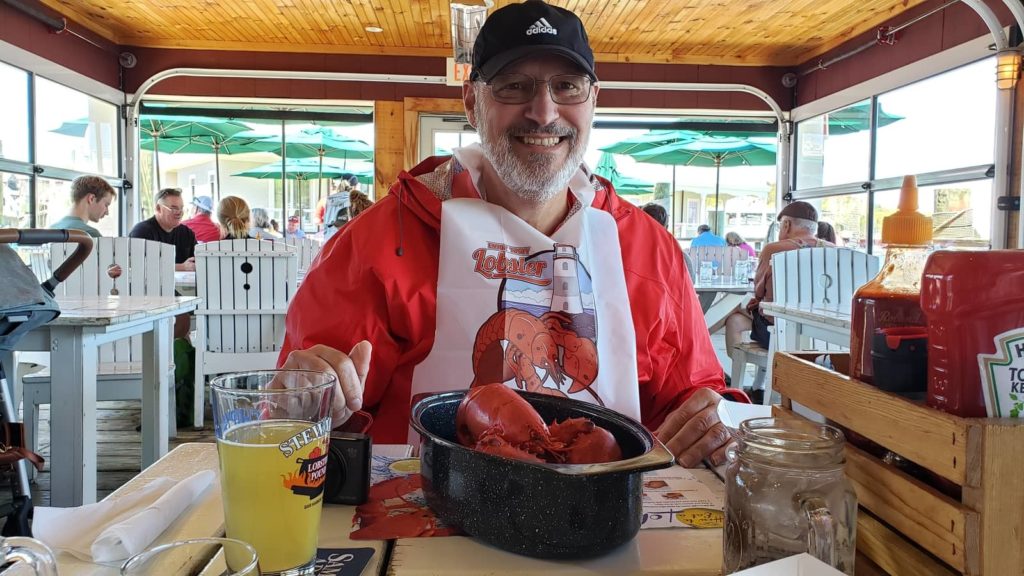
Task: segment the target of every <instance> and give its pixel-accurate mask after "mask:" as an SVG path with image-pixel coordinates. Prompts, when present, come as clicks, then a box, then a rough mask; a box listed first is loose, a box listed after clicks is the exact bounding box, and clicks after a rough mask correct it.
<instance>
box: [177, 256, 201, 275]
mask: <svg viewBox="0 0 1024 576" xmlns="http://www.w3.org/2000/svg"><path fill="white" fill-rule="evenodd" d="M174 269H175V270H176V271H178V272H195V271H196V257H195V256H193V257H191V258H189V259H188V260H185V261H184V262H182V263H181V264H175V265H174Z"/></svg>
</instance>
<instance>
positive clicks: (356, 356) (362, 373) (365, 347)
mask: <svg viewBox="0 0 1024 576" xmlns="http://www.w3.org/2000/svg"><path fill="white" fill-rule="evenodd" d="M372 352H373V347H372V346H371V345H370V343H369V342H368V341H366V340H363V341H362V342H360V343H358V344H356V345H355V346H353V347H352V351H351V352H349V353H348V357H349V358H351V359H352V363H353V364H354V365H355V368H356V374H358V375H359V383H360V384H362V385H363V387H364V388H365V387H366V375H367V374H369V372H370V355H371V353H372Z"/></svg>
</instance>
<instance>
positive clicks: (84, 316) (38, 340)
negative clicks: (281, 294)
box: [0, 296, 199, 506]
mask: <svg viewBox="0 0 1024 576" xmlns="http://www.w3.org/2000/svg"><path fill="white" fill-rule="evenodd" d="M57 303H58V305H59V306H60V309H61V315H60V316H59V317H58V318H57V319H55V320H54V321H53V322H50V323H49V324H47V325H45V326H40V327H39V328H36V329H35V330H33V331H31V332H30V333H28V334H26V335H25V337H24V338H22V339H21V340H20V341H19V342H18V344H17V345H16V349H17V350H32V351H49V352H50V358H51V366H52V369H51V371H50V388H51V391H52V392H51V396H52V402H51V406H50V439H51V442H50V503H51V505H52V506H79V505H81V504H88V503H91V502H95V501H96V372H97V356H98V350H99V347H100V346H101V345H102V344H106V343H108V342H113V341H115V340H120V339H122V338H127V337H129V336H135V335H136V334H142V349H143V359H142V468H143V469H145V468H146V467H147V466H149V465H150V464H152V463H153V462H156V460H157V459H159V458H160V457H161V456H163V455H164V454H166V453H167V429H168V428H167V425H168V401H169V395H168V386H169V381H168V377H169V370H170V363H171V338H172V334H171V323H172V322H173V319H174V317H175V316H177V315H178V314H182V313H185V312H190V311H192V310H195V308H196V306H197V305H198V303H199V299H198V298H192V297H174V296H163V297H131V296H96V297H67V298H58V299H57ZM0 361H2V362H3V363H4V365H5V366H13V365H14V364H13V354H12V353H11V352H7V353H4V356H0Z"/></svg>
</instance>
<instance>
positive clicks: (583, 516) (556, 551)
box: [411, 390, 673, 559]
mask: <svg viewBox="0 0 1024 576" xmlns="http://www.w3.org/2000/svg"><path fill="white" fill-rule="evenodd" d="M519 394H520V395H521V396H523V398H525V399H526V400H527V401H528V402H529V403H530V404H531V405H533V407H534V409H536V410H537V412H538V413H539V414H540V415H541V417H542V418H543V419H544V421H545V422H548V423H550V422H551V421H552V420H554V419H557V420H559V421H561V420H564V419H565V418H576V417H580V416H585V417H587V418H590V419H591V420H592V421H593V422H594V423H595V424H597V425H598V426H603V427H604V428H607V429H608V430H609V431H610V432H611V433H612V434H613V435H614V436H615V439H616V440H617V441H618V443H619V446H620V448H621V449H622V454H623V459H622V460H619V461H617V462H608V463H604V464H534V463H530V462H522V461H519V460H510V459H507V458H503V457H500V456H493V455H490V454H485V453H483V452H477V451H476V450H473V449H471V448H467V447H465V446H461V445H460V444H459V443H458V442H457V441H456V439H455V414H456V412H457V411H458V408H459V404H460V403H461V402H462V398H463V397H464V396H465V395H466V391H465V390H462V391H458V392H445V393H441V394H436V395H433V396H428V397H426V398H424V399H422V400H420V401H419V402H417V403H416V404H415V405H414V406H413V409H412V418H411V420H412V426H413V428H414V429H415V430H416V431H417V432H419V434H420V463H421V467H420V468H421V473H422V474H423V491H424V493H425V495H426V498H427V503H428V504H429V505H430V507H431V508H432V509H433V510H434V512H436V513H437V515H438V516H439V517H440V518H441V519H443V520H444V521H445V522H447V523H448V524H450V525H453V526H457V527H459V528H461V529H462V530H463V531H464V532H466V533H467V534H470V535H472V536H474V537H476V538H479V539H480V540H483V541H485V542H487V543H489V544H492V545H494V546H496V547H498V548H501V549H503V550H508V551H510V552H515V553H517V554H523V555H526V556H535V557H538V558H560V559H572V558H590V557H594V556H600V555H602V554H606V553H608V552H610V551H612V550H613V549H614V548H616V547H617V546H619V545H621V544H624V543H625V542H628V541H629V540H632V539H633V537H634V536H636V533H637V531H638V530H639V529H640V518H641V514H642V506H641V496H642V493H641V480H642V477H641V476H642V474H641V473H642V472H645V471H648V470H656V469H658V468H667V467H668V466H671V465H672V462H673V457H672V454H671V453H670V452H669V451H668V449H667V448H665V446H664V445H663V444H662V443H661V442H659V441H658V440H657V439H655V438H654V436H653V435H652V434H651V433H650V432H649V431H648V430H647V429H646V428H644V426H643V425H642V424H640V423H639V422H636V421H635V420H632V419H631V418H627V417H626V416H623V415H622V414H619V413H618V412H614V411H612V410H609V409H607V408H602V407H600V406H596V405H593V404H588V403H585V402H579V401H576V400H570V399H568V398H558V397H554V396H547V395H542V394H535V393H532V392H519Z"/></svg>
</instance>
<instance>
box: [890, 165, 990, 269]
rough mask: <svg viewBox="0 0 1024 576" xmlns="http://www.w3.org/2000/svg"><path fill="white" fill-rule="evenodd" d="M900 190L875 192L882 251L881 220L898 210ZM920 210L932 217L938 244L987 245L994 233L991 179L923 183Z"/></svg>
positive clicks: (951, 245) (920, 192)
mask: <svg viewBox="0 0 1024 576" xmlns="http://www.w3.org/2000/svg"><path fill="white" fill-rule="evenodd" d="M899 199H900V191H899V190H885V191H878V192H875V215H874V218H875V228H874V233H873V234H872V235H873V236H874V245H875V248H874V249H873V250H874V252H875V253H876V254H881V253H882V248H881V242H882V219H883V218H885V217H886V216H888V215H890V214H892V213H893V212H895V211H896V206H897V204H899ZM917 202H918V211H919V212H921V213H922V214H924V215H926V216H931V217H932V226H934V227H935V228H939V227H942V229H941V230H937V231H936V233H935V238H934V242H935V245H936V246H937V247H943V248H948V247H953V246H955V247H960V248H978V247H981V248H984V247H988V246H989V245H990V242H989V239H990V238H991V236H992V221H991V218H992V214H991V206H992V181H991V180H989V179H985V180H976V181H974V182H959V183H957V184H943V185H940V186H922V187H921V188H920V189H919V190H918V196H917Z"/></svg>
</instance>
